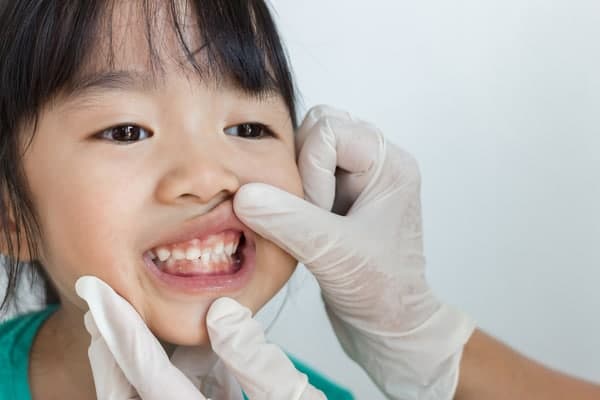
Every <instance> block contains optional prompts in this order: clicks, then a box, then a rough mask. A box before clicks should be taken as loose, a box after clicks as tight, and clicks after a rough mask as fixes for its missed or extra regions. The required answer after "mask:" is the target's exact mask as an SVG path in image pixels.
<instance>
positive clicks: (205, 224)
mask: <svg viewBox="0 0 600 400" xmlns="http://www.w3.org/2000/svg"><path fill="white" fill-rule="evenodd" d="M227 230H234V231H240V232H242V233H243V234H244V236H245V237H246V240H249V239H250V236H251V235H250V230H249V229H248V227H246V226H245V225H244V224H243V223H242V222H241V221H240V220H239V219H238V217H237V216H236V215H235V213H234V212H233V201H232V200H231V199H228V200H225V201H223V202H222V203H221V204H219V205H218V206H216V207H215V208H214V209H213V210H211V211H210V212H208V213H206V214H204V215H201V216H198V217H195V218H193V219H191V220H189V221H187V222H185V223H184V224H183V226H179V227H178V228H177V229H174V230H173V231H171V232H168V233H166V234H164V235H162V236H160V237H159V238H157V240H156V242H155V243H154V244H153V245H152V246H151V247H150V248H149V249H148V250H152V249H155V248H157V247H160V246H165V247H168V246H171V245H175V244H177V243H181V242H186V241H188V240H192V239H196V238H203V237H206V236H209V235H212V234H217V233H220V232H224V231H227Z"/></svg>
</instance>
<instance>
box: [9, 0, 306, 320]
mask: <svg viewBox="0 0 600 400" xmlns="http://www.w3.org/2000/svg"><path fill="white" fill-rule="evenodd" d="M119 1H120V0H112V1H111V0H104V1H103V0H72V1H60V0H18V1H15V0H0V60H1V62H0V227H1V229H2V231H1V232H0V235H3V237H4V240H5V241H6V244H5V247H6V252H7V254H6V257H5V265H4V267H5V269H6V271H5V273H6V277H7V287H6V292H5V294H4V296H3V298H2V302H1V304H0V313H1V312H3V311H5V310H6V309H7V308H8V307H9V305H11V303H12V302H14V298H15V295H16V291H17V288H18V286H19V282H20V280H21V277H22V275H23V274H24V273H26V271H29V272H28V273H30V274H31V276H30V277H31V278H32V281H33V282H34V281H39V280H40V279H41V282H42V283H43V287H44V288H45V291H46V294H45V298H46V303H47V304H50V303H56V302H58V295H57V292H56V290H55V289H54V288H53V285H52V283H51V282H50V280H49V279H48V276H47V274H45V272H44V270H43V266H42V265H41V264H40V263H39V261H37V259H38V258H39V248H38V243H39V241H40V240H41V234H40V233H41V228H40V226H39V218H38V216H37V215H36V211H35V209H34V207H33V203H32V200H31V196H30V191H29V189H28V185H27V179H26V176H25V174H24V171H23V166H22V156H23V153H24V151H25V150H26V147H27V146H25V150H24V147H23V135H24V132H23V131H24V129H23V127H25V126H27V127H29V126H31V127H32V128H33V129H32V130H31V136H29V138H28V140H29V142H30V140H31V139H32V138H33V135H34V134H35V127H36V125H37V119H38V115H39V113H40V111H41V109H42V107H43V106H44V105H46V104H47V103H48V102H50V101H52V100H53V99H54V98H56V97H58V96H59V95H60V94H62V93H64V92H66V91H67V92H68V91H69V90H71V89H73V87H74V86H76V82H78V78H79V77H80V74H81V73H82V69H83V66H85V65H89V63H90V59H92V56H93V55H94V51H95V50H96V48H97V43H96V40H97V39H98V38H100V37H106V35H108V36H109V37H111V35H112V30H111V22H110V21H111V15H112V13H113V12H114V11H113V10H114V6H115V4H117V3H118V2H119ZM134 4H137V5H139V7H140V10H141V11H143V13H142V15H143V16H144V19H143V20H142V21H141V23H142V24H143V28H144V29H145V33H146V39H147V43H148V45H149V46H148V47H149V50H150V56H151V57H150V59H151V61H152V65H153V66H158V67H160V61H161V60H160V59H159V58H158V56H157V53H156V52H155V51H154V49H155V47H154V45H153V43H152V32H153V26H154V25H153V24H154V23H155V20H154V18H153V17H154V16H155V15H157V14H156V12H155V11H156V10H158V8H160V7H162V9H163V10H167V11H168V14H167V15H168V20H169V21H170V22H171V26H172V28H173V29H174V31H173V32H174V33H175V34H176V37H177V38H178V40H179V44H180V46H181V50H182V51H183V52H184V54H185V56H186V59H187V61H188V62H189V66H191V67H192V71H193V72H194V73H196V74H197V75H198V76H200V77H201V78H202V79H204V80H206V79H211V80H213V81H221V80H225V81H227V83H228V84H230V85H233V86H234V87H235V88H237V89H240V90H242V91H243V92H245V93H246V94H249V95H254V96H261V95H262V94H265V93H266V92H269V93H270V92H272V91H276V92H277V93H278V94H279V95H280V96H281V97H282V99H283V100H284V101H285V103H286V106H287V108H288V110H289V113H290V117H291V120H292V126H293V128H294V130H295V129H296V128H297V116H296V98H295V96H296V92H295V87H294V82H293V77H292V73H291V70H290V67H289V63H288V59H287V56H286V53H285V49H284V47H283V44H282V42H281V39H280V37H279V34H278V31H277V28H276V26H275V23H274V21H273V18H272V16H271V13H270V10H269V7H268V6H267V4H265V2H264V1H263V0H189V1H187V2H182V1H178V0H164V1H159V0H138V1H137V2H136V3H134ZM182 4H184V5H186V6H187V5H189V6H190V8H189V9H190V10H193V11H192V13H193V15H192V16H193V17H194V19H195V22H196V23H197V25H198V33H199V36H200V37H198V38H197V39H198V41H199V43H201V46H200V48H193V47H192V46H191V45H190V43H188V42H186V40H185V36H184V31H183V26H182V24H183V22H182V21H183V19H184V18H185V14H186V12H187V11H186V10H183V9H182ZM103 22H107V23H106V24H103ZM106 30H107V32H105V31H106ZM102 35H105V36H102ZM111 43H112V42H111ZM198 55H201V56H202V61H198ZM110 62H111V61H110V60H109V63H110ZM11 219H12V222H11ZM11 231H13V232H17V235H16V240H14V241H13V240H12V239H11ZM13 235H14V234H13ZM21 249H26V250H27V251H28V253H29V255H30V257H28V258H29V259H30V260H20V259H19V252H20V251H21Z"/></svg>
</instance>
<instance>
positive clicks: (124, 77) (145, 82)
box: [63, 70, 281, 102]
mask: <svg viewBox="0 0 600 400" xmlns="http://www.w3.org/2000/svg"><path fill="white" fill-rule="evenodd" d="M225 82H226V81H225ZM161 85H162V84H161V83H160V82H159V80H158V79H157V78H156V77H155V76H154V75H153V74H150V73H148V72H145V71H136V70H112V71H96V72H92V73H88V74H85V75H81V76H78V77H76V78H75V79H73V81H72V82H71V83H70V84H69V85H68V87H67V88H66V90H65V91H64V92H63V95H64V99H65V100H66V102H72V101H79V100H83V99H86V98H88V97H90V98H93V97H94V96H95V95H96V94H100V93H102V92H105V91H108V92H111V91H123V92H142V93H144V92H150V91H153V90H157V89H159V88H160V87H161ZM225 89H229V90H233V91H234V92H236V93H237V94H239V95H240V96H241V97H244V98H248V99H253V100H258V101H259V102H268V101H269V100H272V99H274V98H276V97H280V96H281V93H280V92H279V90H278V88H277V87H276V86H275V85H273V84H271V85H268V86H267V87H265V88H264V89H263V90H260V91H258V92H256V93H249V92H245V91H244V90H242V89H240V88H238V87H236V86H235V85H232V84H226V85H225Z"/></svg>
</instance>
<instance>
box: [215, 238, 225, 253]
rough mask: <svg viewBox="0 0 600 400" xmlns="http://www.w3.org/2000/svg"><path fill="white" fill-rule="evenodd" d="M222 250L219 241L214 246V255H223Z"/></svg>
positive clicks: (222, 247)
mask: <svg viewBox="0 0 600 400" xmlns="http://www.w3.org/2000/svg"><path fill="white" fill-rule="evenodd" d="M224 248H225V247H224V246H223V242H222V241H221V242H219V243H217V245H216V246H215V249H214V253H215V254H221V253H223V250H224Z"/></svg>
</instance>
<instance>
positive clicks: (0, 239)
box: [0, 203, 31, 261]
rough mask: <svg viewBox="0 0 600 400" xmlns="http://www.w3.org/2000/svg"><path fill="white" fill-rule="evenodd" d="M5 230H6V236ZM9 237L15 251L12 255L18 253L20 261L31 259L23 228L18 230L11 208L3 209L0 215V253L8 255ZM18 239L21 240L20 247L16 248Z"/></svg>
mask: <svg viewBox="0 0 600 400" xmlns="http://www.w3.org/2000/svg"><path fill="white" fill-rule="evenodd" d="M5 204H6V203H5ZM4 224H6V227H7V228H8V229H4V227H3V225H4ZM5 230H8V232H7V233H8V237H7V234H6V233H5ZM19 235H20V237H19ZM9 239H10V242H11V244H12V247H13V249H12V250H13V252H16V253H17V254H14V255H18V257H19V260H20V261H31V255H30V254H29V249H28V248H27V240H26V238H25V234H24V232H23V230H21V231H19V229H18V226H17V224H16V222H15V218H14V217H13V213H12V212H11V210H3V212H2V215H0V253H2V254H5V255H8V243H9ZM19 240H20V241H21V243H20V248H19V249H17V248H16V247H17V242H18V241H19Z"/></svg>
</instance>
